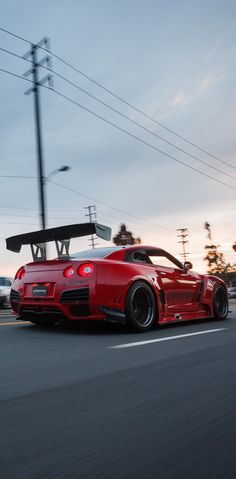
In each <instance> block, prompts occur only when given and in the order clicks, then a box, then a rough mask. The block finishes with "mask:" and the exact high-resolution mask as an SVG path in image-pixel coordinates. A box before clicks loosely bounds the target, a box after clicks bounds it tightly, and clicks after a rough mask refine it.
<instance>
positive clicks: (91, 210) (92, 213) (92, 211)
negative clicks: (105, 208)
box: [85, 205, 98, 248]
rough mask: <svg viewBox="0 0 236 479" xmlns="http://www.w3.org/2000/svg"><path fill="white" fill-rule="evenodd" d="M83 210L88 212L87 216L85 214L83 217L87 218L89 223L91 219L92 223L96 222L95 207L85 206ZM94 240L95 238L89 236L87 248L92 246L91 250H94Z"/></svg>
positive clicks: (95, 244)
mask: <svg viewBox="0 0 236 479" xmlns="http://www.w3.org/2000/svg"><path fill="white" fill-rule="evenodd" d="M85 209H86V210H88V214H86V215H85V216H89V221H90V223H92V222H93V217H94V221H95V222H96V221H97V213H96V206H95V205H90V206H85ZM95 240H96V236H95V235H91V236H90V241H91V243H90V245H89V246H92V248H95V246H97V245H98V243H96V242H95Z"/></svg>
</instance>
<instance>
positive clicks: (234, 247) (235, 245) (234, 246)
mask: <svg viewBox="0 0 236 479" xmlns="http://www.w3.org/2000/svg"><path fill="white" fill-rule="evenodd" d="M232 248H233V250H234V251H236V241H235V243H234V244H233V245H232Z"/></svg>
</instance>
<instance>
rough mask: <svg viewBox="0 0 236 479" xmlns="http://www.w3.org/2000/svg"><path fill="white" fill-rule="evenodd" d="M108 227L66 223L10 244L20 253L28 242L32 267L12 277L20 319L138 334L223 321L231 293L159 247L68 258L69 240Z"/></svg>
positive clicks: (94, 252) (104, 250)
mask: <svg viewBox="0 0 236 479" xmlns="http://www.w3.org/2000/svg"><path fill="white" fill-rule="evenodd" d="M93 233H95V234H97V235H98V236H100V237H102V238H103V239H107V240H109V239H110V236H111V230H110V228H108V227H106V226H103V225H99V224H97V223H85V224H79V225H69V226H63V227H59V228H51V229H47V230H44V231H35V232H32V233H27V234H23V235H18V236H14V237H11V238H8V239H7V240H6V242H7V248H8V249H10V250H12V251H15V252H19V251H20V249H21V246H22V245H24V244H30V245H31V250H32V253H33V259H34V261H33V262H32V263H28V264H26V265H25V266H22V267H21V268H20V269H19V270H18V271H17V273H16V276H15V279H14V282H13V284H12V289H11V295H10V300H11V306H12V310H13V312H14V313H15V314H16V315H17V316H18V318H17V319H20V320H26V321H31V322H32V323H36V324H52V323H54V322H58V321H67V322H69V321H70V322H73V321H78V320H88V321H91V320H101V321H103V320H110V321H116V322H118V323H127V324H128V325H129V326H130V327H131V328H132V329H133V330H135V331H147V330H149V329H150V328H151V327H152V326H154V325H155V324H160V325H162V324H165V323H169V322H175V321H178V322H179V321H185V320H190V319H191V320H192V319H199V318H216V319H218V320H219V319H225V318H226V316H227V313H228V294H227V288H226V285H225V283H224V282H223V281H222V280H220V279H219V278H217V277H216V276H210V275H203V274H198V273H195V272H193V271H191V267H192V265H191V263H189V262H185V263H184V264H182V263H181V262H180V261H179V260H178V259H176V258H175V257H174V256H172V255H171V254H169V253H167V252H166V251H164V250H163V249H162V248H158V247H154V246H144V245H140V244H139V245H135V246H118V247H117V246H111V247H105V248H95V249H90V250H87V251H83V252H80V253H74V254H69V241H70V238H74V237H78V236H85V235H91V234H93ZM48 241H55V243H56V248H57V259H54V260H46V243H47V242H48Z"/></svg>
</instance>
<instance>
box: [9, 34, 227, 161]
mask: <svg viewBox="0 0 236 479" xmlns="http://www.w3.org/2000/svg"><path fill="white" fill-rule="evenodd" d="M0 30H1V31H3V32H5V33H7V34H8V35H11V36H13V37H15V38H18V39H19V40H22V41H24V42H26V43H28V44H30V45H32V42H30V41H29V40H27V39H26V38H23V37H21V36H20V35H16V34H15V33H13V32H10V31H9V30H7V29H5V28H2V27H0ZM39 48H41V49H42V50H45V51H46V52H49V50H48V49H47V48H44V47H42V46H39ZM50 54H51V55H52V56H53V57H54V58H56V59H57V60H59V61H60V62H61V63H63V64H64V65H66V66H67V67H69V68H71V69H72V70H74V71H75V72H77V73H78V74H79V75H81V76H83V77H84V78H86V79H87V80H89V81H90V82H92V83H93V84H94V85H96V86H98V87H99V88H101V89H102V90H103V91H105V92H106V93H109V94H110V95H112V96H113V97H114V98H116V99H117V100H119V101H121V102H122V103H124V104H125V105H127V106H129V107H130V108H132V109H133V110H134V111H136V112H137V113H139V114H140V115H142V116H144V117H145V118H147V119H149V120H150V121H152V122H154V123H156V124H157V125H158V126H160V127H161V128H163V129H165V130H167V131H169V132H170V133H172V134H173V135H175V136H176V137H177V138H180V139H181V140H183V141H184V142H186V143H188V144H189V145H191V146H193V147H194V148H197V149H198V150H199V151H201V152H203V153H205V154H206V155H208V156H210V157H211V158H214V159H215V160H217V161H219V162H221V163H223V164H225V165H227V166H229V167H230V168H232V169H236V167H235V166H233V165H231V164H230V163H227V162H226V161H224V160H222V158H219V156H216V155H214V154H213V153H210V152H209V151H208V150H206V149H205V148H202V147H201V146H199V145H197V144H196V143H194V142H192V141H190V140H188V139H187V138H186V137H184V136H182V135H180V134H179V133H177V132H175V131H174V130H172V129H171V128H169V127H167V126H166V125H164V124H163V123H161V122H160V121H158V120H156V119H155V118H153V117H152V116H151V115H149V114H147V113H145V112H144V111H142V110H141V109H139V108H137V107H136V106H134V105H133V104H132V103H130V102H128V101H127V100H125V99H124V98H122V97H121V96H119V95H117V94H116V93H114V92H113V91H112V90H110V89H109V88H106V87H104V86H103V85H102V84H101V83H100V82H98V81H96V80H94V79H93V78H92V77H90V76H89V75H87V74H86V73H84V72H82V70H79V69H78V68H76V67H75V66H74V65H72V64H71V63H69V62H67V61H66V60H64V59H63V58H61V57H60V56H59V55H56V54H55V53H53V52H51V51H50Z"/></svg>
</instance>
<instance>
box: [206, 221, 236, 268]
mask: <svg viewBox="0 0 236 479" xmlns="http://www.w3.org/2000/svg"><path fill="white" fill-rule="evenodd" d="M204 228H205V230H206V231H207V238H208V239H209V240H210V244H207V245H206V246H205V249H206V250H207V251H208V252H207V255H206V256H205V258H204V261H207V263H208V271H207V272H208V273H210V274H225V273H231V272H234V271H235V265H231V264H230V263H227V262H226V260H225V257H224V254H223V253H221V252H220V251H219V245H215V244H214V243H213V241H212V231H211V225H210V224H209V223H208V222H207V221H206V222H205V224H204Z"/></svg>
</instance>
